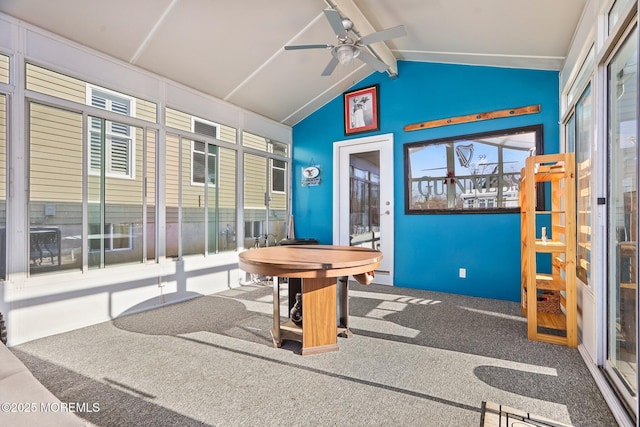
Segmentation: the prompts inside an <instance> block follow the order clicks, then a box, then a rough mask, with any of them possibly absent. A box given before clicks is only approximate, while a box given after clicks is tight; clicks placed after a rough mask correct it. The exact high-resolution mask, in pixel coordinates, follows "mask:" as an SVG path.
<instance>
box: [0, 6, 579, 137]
mask: <svg viewBox="0 0 640 427" xmlns="http://www.w3.org/2000/svg"><path fill="white" fill-rule="evenodd" d="M585 3H586V0H534V1H531V0H482V1H471V0H235V1H222V0H108V1H105V0H0V12H3V13H6V14H8V15H11V16H14V17H16V18H18V19H20V20H23V21H25V22H28V23H31V24H33V25H36V26H38V27H41V28H44V29H46V30H49V31H51V32H53V33H55V34H58V35H60V36H63V37H65V38H68V39H70V40H73V41H75V42H77V43H80V44H82V45H85V46H87V47H90V48H92V49H95V50H97V51H100V52H103V53H106V54H108V55H110V56H113V57H115V58H118V59H120V60H122V61H124V62H127V63H131V64H134V65H136V66H138V67H141V68H143V69H146V70H149V71H151V72H153V73H156V74H159V75H162V76H164V77H167V78H169V79H172V80H175V81H177V82H180V83H182V84H184V85H187V86H189V87H192V88H194V89H197V90H199V91H201V92H204V93H207V94H210V95H213V96H215V97H217V98H219V99H223V100H225V101H227V102H230V103H232V104H235V105H238V106H240V107H242V108H245V109H247V110H250V111H253V112H256V113H258V114H261V115H263V116H266V117H268V118H271V119H273V120H275V121H278V122H281V123H284V124H286V125H294V124H296V123H297V122H299V121H300V120H302V119H303V118H305V117H306V116H308V115H309V114H311V113H312V112H313V111H315V110H316V109H318V108H319V107H321V106H322V105H324V104H325V103H326V102H328V101H329V100H331V99H333V98H334V97H336V96H338V95H340V94H341V93H342V92H343V91H345V90H346V89H347V88H349V87H350V86H352V85H353V84H355V83H357V82H358V81H360V80H362V79H363V78H365V77H366V76H368V75H370V74H371V73H374V72H376V71H375V70H373V69H372V68H371V67H370V66H368V65H367V64H365V63H364V62H362V61H359V60H355V61H353V62H352V63H351V64H350V65H346V66H343V65H338V66H337V68H336V69H335V71H334V72H333V73H332V74H331V75H330V76H326V77H325V76H321V73H322V71H323V70H324V68H325V67H326V66H327V63H328V62H329V61H330V59H331V58H332V56H331V52H330V50H328V49H309V50H284V46H286V45H298V44H329V45H335V44H336V43H337V40H336V35H335V33H334V32H333V30H332V27H331V26H330V24H329V22H328V20H327V19H326V17H325V14H324V13H323V10H324V9H327V8H329V7H333V8H336V9H337V10H338V11H339V12H340V14H341V15H342V16H343V17H348V18H350V19H351V20H352V21H353V23H354V29H355V30H356V31H357V33H358V34H359V35H360V36H366V35H367V34H371V33H373V32H375V31H380V30H383V29H386V28H390V27H394V26H397V25H404V26H405V29H406V33H407V34H406V36H404V37H400V38H394V39H392V40H389V41H386V42H383V43H376V44H372V45H371V50H372V53H373V54H374V55H376V56H377V57H378V58H380V59H382V60H384V62H386V63H387V64H388V65H389V66H390V68H389V71H386V72H385V74H387V75H388V76H389V78H395V77H397V78H402V74H401V73H400V74H399V75H397V76H396V75H395V74H396V70H397V68H396V67H397V64H396V63H395V61H396V60H407V61H429V62H446V63H458V64H470V65H488V66H498V67H516V68H533V69H545V70H560V69H561V67H562V65H563V63H564V59H565V56H566V54H567V52H568V49H569V45H570V42H571V38H572V36H573V32H574V30H575V28H576V26H577V24H578V22H579V19H580V17H581V14H582V10H583V8H584V5H585ZM425 77H427V76H425Z"/></svg>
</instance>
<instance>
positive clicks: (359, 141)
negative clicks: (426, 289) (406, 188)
mask: <svg viewBox="0 0 640 427" xmlns="http://www.w3.org/2000/svg"><path fill="white" fill-rule="evenodd" d="M368 151H379V152H380V204H381V206H380V227H381V233H380V234H381V236H383V237H384V236H388V238H387V239H385V240H381V242H380V243H381V247H380V249H381V251H382V252H383V261H382V263H383V264H381V267H382V268H381V271H376V277H375V279H374V283H378V284H384V285H393V280H394V271H393V270H394V241H395V236H394V202H395V200H394V198H393V195H394V184H393V158H394V156H393V134H392V133H387V134H381V135H374V136H368V137H364V138H355V139H348V140H343V141H335V142H334V143H333V224H334V226H333V244H334V245H339V244H341V243H340V242H341V240H340V231H341V229H342V227H341V223H340V220H341V212H340V211H341V208H344V207H345V206H346V207H347V209H348V206H349V194H348V193H347V194H340V179H341V178H344V177H345V176H346V178H347V179H348V177H349V165H348V164H346V165H344V164H341V161H340V158H341V153H349V154H352V153H363V152H368ZM383 204H384V205H383ZM342 244H344V243H342ZM383 266H384V267H383ZM383 269H384V271H382V270H383Z"/></svg>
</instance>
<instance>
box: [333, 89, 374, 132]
mask: <svg viewBox="0 0 640 427" xmlns="http://www.w3.org/2000/svg"><path fill="white" fill-rule="evenodd" d="M378 89H379V88H378V85H373V86H369V87H365V88H362V89H356V90H352V91H349V92H345V93H343V94H342V96H343V100H344V134H345V135H353V134H355V133H362V132H371V131H375V130H380V109H379V95H378Z"/></svg>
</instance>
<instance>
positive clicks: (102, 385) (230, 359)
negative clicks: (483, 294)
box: [12, 283, 617, 427]
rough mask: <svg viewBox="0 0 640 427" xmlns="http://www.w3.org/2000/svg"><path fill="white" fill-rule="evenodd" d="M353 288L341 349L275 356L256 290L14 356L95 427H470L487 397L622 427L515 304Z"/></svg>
mask: <svg viewBox="0 0 640 427" xmlns="http://www.w3.org/2000/svg"><path fill="white" fill-rule="evenodd" d="M350 289H351V293H350V313H351V316H350V322H351V329H352V331H353V332H354V336H353V338H339V340H338V344H339V346H340V350H339V351H337V352H331V353H324V354H318V355H311V356H301V355H300V354H299V352H300V344H299V343H296V342H286V343H285V345H284V346H283V348H280V349H275V348H273V347H272V343H271V337H270V334H269V330H270V328H271V325H272V319H271V312H272V305H271V304H272V300H271V295H272V290H271V287H270V286H262V285H247V286H243V287H241V288H237V289H230V290H228V291H225V292H223V293H219V294H215V295H210V296H204V297H200V298H196V299H193V300H190V301H187V302H184V303H181V304H175V305H172V306H168V307H164V308H160V309H156V310H153V311H149V312H144V313H139V314H134V315H130V316H126V317H122V318H119V319H116V320H115V321H112V322H107V323H102V324H99V325H95V326H91V327H87V328H84V329H80V330H77V331H72V332H69V333H65V334H61V335H57V336H53V337H48V338H44V339H40V340H36V341H32V342H29V343H26V344H22V345H19V346H16V347H13V348H12V350H13V351H14V353H15V354H16V355H17V356H18V357H19V358H20V359H21V360H22V361H23V362H24V363H25V364H26V365H27V367H29V368H30V369H31V370H32V372H33V373H34V375H35V376H36V377H37V378H38V379H39V380H40V381H41V382H42V383H43V384H44V385H45V386H46V387H48V388H49V389H50V390H51V391H52V392H53V393H54V394H55V395H56V396H58V398H60V399H61V400H62V401H63V402H86V403H89V404H91V405H86V406H87V407H97V409H98V410H95V411H93V412H85V413H80V414H78V415H80V416H81V417H83V418H85V419H86V420H88V421H90V422H92V423H94V424H95V425H97V426H100V427H108V426H117V427H122V426H172V427H173V426H330V425H333V426H478V425H479V424H480V415H481V405H482V402H483V401H492V402H497V403H499V404H502V405H506V406H510V407H512V408H518V409H521V410H524V411H527V412H531V413H535V414H538V415H540V416H543V417H547V418H550V419H553V420H557V421H559V422H563V423H567V424H572V425H574V426H598V427H602V426H616V425H617V424H616V422H615V420H614V418H613V416H612V415H611V413H610V411H609V409H608V407H607V406H606V404H605V402H604V400H603V398H602V396H601V395H600V393H599V392H598V389H597V387H596V385H595V383H594V381H593V379H592V378H591V376H590V374H589V372H588V370H587V367H586V366H585V365H584V363H583V361H582V358H581V357H580V355H579V353H578V351H577V350H576V349H571V348H566V347H563V346H558V345H554V344H547V343H541V342H532V341H528V340H527V338H526V335H527V334H526V322H525V320H524V319H523V318H521V317H520V309H519V305H518V304H517V303H512V302H505V301H497V300H489V299H481V298H472V297H464V296H458V295H451V294H444V293H434V292H426V291H419V290H413V289H406V288H393V287H386V286H378V285H370V286H361V285H358V284H355V283H352V284H350ZM282 297H283V298H282V303H283V304H286V292H283V293H282ZM283 309H284V307H283ZM94 404H97V405H94Z"/></svg>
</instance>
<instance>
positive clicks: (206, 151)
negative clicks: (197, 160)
mask: <svg viewBox="0 0 640 427" xmlns="http://www.w3.org/2000/svg"><path fill="white" fill-rule="evenodd" d="M196 122H200V123H202V124H205V125H208V126H211V127H212V128H214V129H215V135H214V136H212V135H205V136H208V137H210V138H215V139H219V136H220V125H219V124H218V123H214V122H211V121H209V120H205V119H201V118H199V117H194V116H191V132H193V133H198V132H196ZM198 135H204V134H201V133H198ZM196 142H202V143H203V144H204V152H202V151H197V152H198V153H201V154H204V155H205V156H209V157H207V163H206V165H205V167H207V166H208V165H209V162H210V161H211V158H212V157H213V161H214V162H215V165H216V182H214V183H211V182H209V179H208V172H209V171H208V170H207V171H205V174H204V176H205V182H207V183H208V185H209V187H212V188H215V187H216V186H217V185H218V178H219V168H220V164H219V159H218V155H217V154H214V153H209V143H207V142H206V141H195V140H192V141H191V171H190V174H191V185H193V186H196V187H204V182H196V181H194V180H193V176H194V172H195V166H194V164H193V155H194V153H196V147H195V145H196Z"/></svg>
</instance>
